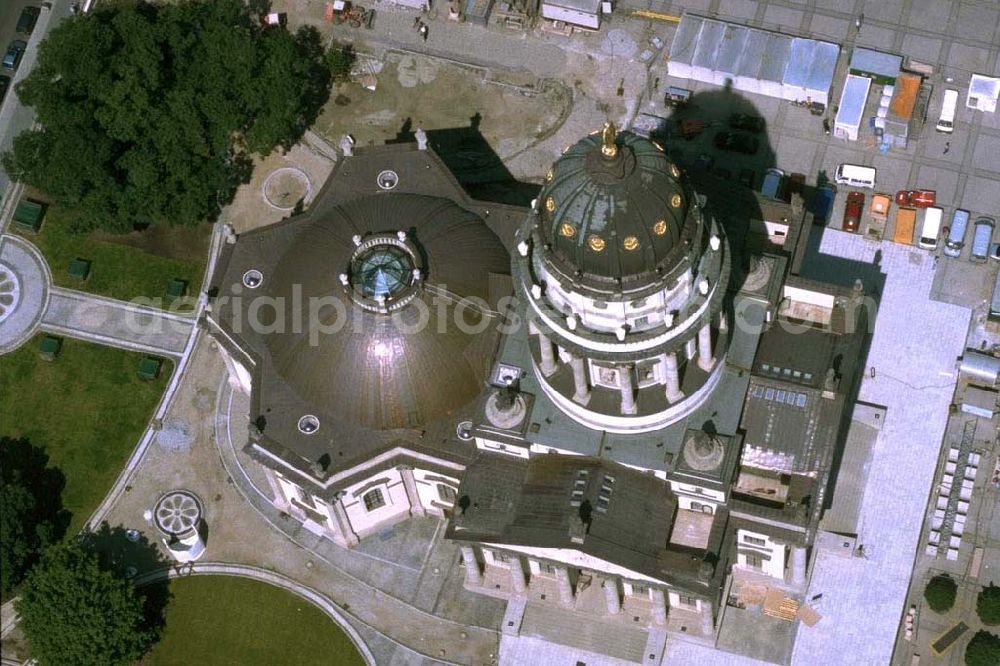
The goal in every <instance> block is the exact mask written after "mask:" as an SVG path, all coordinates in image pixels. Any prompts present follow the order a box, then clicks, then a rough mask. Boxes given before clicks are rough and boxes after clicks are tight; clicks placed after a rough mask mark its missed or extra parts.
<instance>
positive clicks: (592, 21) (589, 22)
mask: <svg viewBox="0 0 1000 666" xmlns="http://www.w3.org/2000/svg"><path fill="white" fill-rule="evenodd" d="M542 18H546V19H549V20H550V21H563V22H565V23H569V24H571V25H575V26H580V27H583V28H590V29H591V30H597V29H598V28H599V27H600V26H601V0H543V2H542Z"/></svg>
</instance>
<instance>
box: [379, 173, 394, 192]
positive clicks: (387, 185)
mask: <svg viewBox="0 0 1000 666" xmlns="http://www.w3.org/2000/svg"><path fill="white" fill-rule="evenodd" d="M377 181H378V186H379V187H381V188H382V189H383V190H391V189H393V188H395V187H396V186H397V185H399V174H397V173H396V172H395V171H393V170H391V169H386V170H385V171H382V172H380V173H379V175H378V178H377Z"/></svg>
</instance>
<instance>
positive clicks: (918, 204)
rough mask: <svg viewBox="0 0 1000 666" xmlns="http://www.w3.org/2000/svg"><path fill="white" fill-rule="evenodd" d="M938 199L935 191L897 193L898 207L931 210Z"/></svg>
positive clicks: (901, 191)
mask: <svg viewBox="0 0 1000 666" xmlns="http://www.w3.org/2000/svg"><path fill="white" fill-rule="evenodd" d="M935 199H937V192H935V191H934V190H900V191H899V192H896V205H897V206H913V207H914V208H930V207H931V206H933V205H934V202H935Z"/></svg>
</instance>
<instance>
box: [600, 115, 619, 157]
mask: <svg viewBox="0 0 1000 666" xmlns="http://www.w3.org/2000/svg"><path fill="white" fill-rule="evenodd" d="M601 137H602V141H603V143H604V145H603V146H601V154H602V155H604V156H605V157H608V158H610V157H614V156H615V155H617V154H618V144H616V143H615V139H616V138H617V137H618V130H617V129H615V124H614V123H612V122H607V123H604V131H603V132H601Z"/></svg>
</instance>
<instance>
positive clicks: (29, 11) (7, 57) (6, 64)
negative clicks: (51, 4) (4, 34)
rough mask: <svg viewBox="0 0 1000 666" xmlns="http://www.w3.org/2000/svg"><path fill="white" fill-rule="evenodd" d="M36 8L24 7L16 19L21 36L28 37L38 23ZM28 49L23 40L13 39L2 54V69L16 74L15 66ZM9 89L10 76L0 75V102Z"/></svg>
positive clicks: (39, 10) (39, 11)
mask: <svg viewBox="0 0 1000 666" xmlns="http://www.w3.org/2000/svg"><path fill="white" fill-rule="evenodd" d="M41 11H42V10H41V9H39V8H38V7H30V6H29V7H25V8H24V9H22V10H21V15H20V16H19V17H18V19H17V32H18V33H20V34H22V35H30V34H31V33H32V32H33V31H34V30H35V24H36V23H38V16H39V14H41ZM27 48H28V43H27V42H26V41H24V40H23V39H15V40H14V41H12V42H11V43H10V44H8V45H7V51H5V52H4V54H3V61H2V62H3V68H4V69H5V70H6V71H8V72H11V73H13V72H16V71H17V66H18V65H20V64H21V58H23V57H24V52H25V51H26V50H27ZM8 88H10V76H8V75H7V74H0V101H3V99H4V97H6V96H7V89H8Z"/></svg>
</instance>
